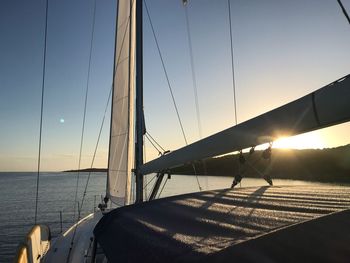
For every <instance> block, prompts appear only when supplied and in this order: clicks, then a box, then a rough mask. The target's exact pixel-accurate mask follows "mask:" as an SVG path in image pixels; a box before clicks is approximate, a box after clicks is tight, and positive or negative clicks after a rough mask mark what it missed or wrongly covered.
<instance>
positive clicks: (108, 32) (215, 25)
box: [0, 0, 350, 171]
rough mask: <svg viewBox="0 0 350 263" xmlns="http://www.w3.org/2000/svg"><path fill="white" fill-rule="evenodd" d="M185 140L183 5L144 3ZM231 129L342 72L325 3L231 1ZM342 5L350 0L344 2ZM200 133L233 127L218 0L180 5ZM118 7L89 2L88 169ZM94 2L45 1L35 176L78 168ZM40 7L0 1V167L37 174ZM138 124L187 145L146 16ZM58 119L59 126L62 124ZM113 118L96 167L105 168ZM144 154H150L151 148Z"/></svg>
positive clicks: (342, 41) (347, 66)
mask: <svg viewBox="0 0 350 263" xmlns="http://www.w3.org/2000/svg"><path fill="white" fill-rule="evenodd" d="M147 3H148V6H149V8H150V12H151V15H152V19H153V23H154V26H155V30H156V32H157V35H158V38H159V39H158V40H159V44H160V47H161V49H162V52H163V55H164V60H165V64H166V66H167V69H168V73H169V77H170V82H171V84H172V86H173V89H174V95H175V97H176V100H177V102H178V107H179V111H180V115H181V117H182V119H183V122H184V128H185V132H186V134H187V137H188V140H189V141H190V142H193V141H195V140H197V139H198V138H199V137H198V128H197V122H196V114H195V106H194V96H193V89H192V80H191V68H190V60H189V49H188V42H187V32H186V24H185V13H184V8H183V6H182V5H181V1H180V0H173V1H164V0H147ZM231 3H232V4H231V6H232V19H233V21H232V22H233V23H232V26H233V37H234V48H235V67H236V87H237V110H238V120H239V122H241V121H244V120H247V119H249V118H251V117H254V116H256V115H258V114H261V113H263V112H265V111H268V110H270V109H272V108H274V107H277V106H280V105H282V104H284V103H286V102H289V101H291V100H293V99H296V98H298V97H301V96H303V95H305V94H306V93H309V92H311V91H313V90H315V89H318V88H320V87H322V86H323V85H326V84H328V83H329V82H332V81H334V80H336V79H338V78H340V77H342V76H344V75H346V74H349V73H350V52H349V47H350V26H349V25H348V24H347V22H346V20H345V18H344V16H343V15H342V13H341V11H340V8H339V6H338V4H337V2H336V1H335V0H334V1H330V0H313V1H311V0H310V1H304V0H295V1H272V0H265V1H257V0H256V1H243V0H232V1H231ZM343 3H344V5H345V7H346V8H347V9H348V10H350V0H343ZM188 8H189V10H188V12H189V19H190V26H191V36H192V42H193V50H194V64H195V70H196V72H195V74H196V76H197V83H198V94H199V107H200V114H201V119H202V126H203V135H204V136H206V135H210V134H212V133H214V132H217V131H219V130H221V129H224V128H226V127H229V126H230V125H232V124H233V122H234V115H233V98H232V85H231V60H230V53H229V52H230V42H229V24H228V11H227V1H226V0H216V1H212V0H192V1H191V0H190V1H189V5H188ZM115 10H116V2H115V1H114V0H113V1H112V0H97V9H96V25H95V26H96V28H95V40H94V43H93V53H92V71H91V78H90V91H89V92H90V93H89V97H88V111H87V122H86V136H85V143H84V148H83V153H84V156H83V165H82V166H83V167H87V166H90V162H91V155H92V152H93V148H94V144H95V142H96V138H97V133H98V129H99V125H100V122H101V119H102V115H103V110H104V107H105V104H106V101H107V96H108V92H109V88H110V85H111V81H112V65H113V52H114V51H113V48H114V26H115V25H114V21H115ZM92 11H93V1H92V0H61V1H54V0H50V6H49V21H48V42H47V74H46V87H45V104H44V120H43V148H42V149H43V159H42V169H43V170H63V169H74V168H77V166H78V153H79V144H80V133H81V125H82V115H83V103H84V93H85V88H86V81H87V68H88V57H89V45H90V35H91V23H92ZM44 15H45V1H44V0H40V1H39V0H32V1H25V0H3V1H1V2H0V35H1V41H0V122H1V126H0V127H1V128H0V171H10V170H12V171H19V170H25V171H28V170H35V169H36V164H37V151H38V134H39V118H40V96H41V95H40V92H41V78H42V61H43V40H44V18H45V17H44ZM144 20H145V21H144V38H145V39H144V53H145V58H144V59H145V62H144V63H145V65H144V67H145V70H144V74H145V118H146V125H147V128H148V131H149V132H150V133H151V134H152V135H153V136H154V137H156V138H157V139H158V140H159V142H160V143H161V144H162V145H163V146H164V147H165V148H167V149H176V148H177V147H180V146H183V145H184V141H183V139H182V135H181V132H180V129H179V125H178V123H177V119H176V115H175V112H174V108H173V105H172V102H171V99H170V95H169V91H168V88H167V85H166V80H165V76H164V74H163V72H162V68H161V64H160V60H159V57H158V54H157V50H156V46H155V43H154V40H153V37H152V34H151V31H150V26H149V23H148V20H147V16H146V13H145V14H144ZM61 119H64V123H62V122H61V121H60V120H61ZM108 126H109V114H108V118H107V120H106V125H105V129H104V132H103V137H102V141H101V145H100V148H99V152H98V158H97V161H96V166H100V167H101V166H105V165H106V160H107V157H106V156H107V151H108V147H107V145H108V132H109V127H108ZM348 129H349V124H345V125H340V126H338V127H335V128H331V129H326V130H323V131H321V132H319V133H317V134H316V135H315V136H321V137H322V138H324V142H325V144H324V146H328V147H331V146H336V145H341V144H346V143H349V142H350V140H349V136H348V133H347V130H348ZM146 153H147V156H148V158H150V157H151V156H154V154H155V153H154V151H152V150H151V148H150V147H149V145H148V147H147V149H146Z"/></svg>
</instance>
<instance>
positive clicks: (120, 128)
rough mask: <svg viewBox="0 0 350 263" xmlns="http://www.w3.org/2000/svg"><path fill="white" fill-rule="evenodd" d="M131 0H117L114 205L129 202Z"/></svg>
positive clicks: (110, 189) (110, 184) (110, 190)
mask: <svg viewBox="0 0 350 263" xmlns="http://www.w3.org/2000/svg"><path fill="white" fill-rule="evenodd" d="M134 3H135V1H134V0H119V1H118V14H117V29H116V30H117V32H116V45H115V66H114V80H113V99H112V117H111V133H110V146H109V159H108V179H107V196H108V197H109V198H110V199H111V201H112V202H113V203H115V204H117V205H126V204H128V203H129V202H130V189H131V170H132V166H133V141H134V139H133V138H134V129H133V123H134V112H133V108H134V106H133V105H134V78H135V62H134V61H135V4H134Z"/></svg>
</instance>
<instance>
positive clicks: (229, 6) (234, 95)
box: [227, 0, 237, 125]
mask: <svg viewBox="0 0 350 263" xmlns="http://www.w3.org/2000/svg"><path fill="white" fill-rule="evenodd" d="M227 4H228V18H229V22H230V43H231V70H232V89H233V103H234V111H235V124H236V125H237V101H236V82H235V68H234V63H233V51H234V50H233V40H232V21H231V0H227Z"/></svg>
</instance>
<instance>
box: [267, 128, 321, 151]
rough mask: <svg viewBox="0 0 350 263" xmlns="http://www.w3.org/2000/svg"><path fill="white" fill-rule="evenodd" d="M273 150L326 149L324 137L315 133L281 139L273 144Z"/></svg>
mask: <svg viewBox="0 0 350 263" xmlns="http://www.w3.org/2000/svg"><path fill="white" fill-rule="evenodd" d="M272 147H273V148H285V149H310V148H313V149H322V148H325V147H326V143H325V141H324V139H323V136H322V135H321V134H320V133H319V132H317V131H315V132H309V133H305V134H300V135H297V136H293V137H285V138H280V139H278V140H276V141H274V142H273V146H272Z"/></svg>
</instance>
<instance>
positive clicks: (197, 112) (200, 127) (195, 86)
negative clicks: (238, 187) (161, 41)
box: [184, 3, 202, 139]
mask: <svg viewBox="0 0 350 263" xmlns="http://www.w3.org/2000/svg"><path fill="white" fill-rule="evenodd" d="M184 7H185V16H186V28H187V37H188V47H189V51H190V61H191V73H192V83H193V93H194V100H195V104H196V115H197V125H198V132H199V137H200V139H201V138H202V123H201V118H200V113H199V102H198V92H197V80H196V74H195V69H194V60H193V49H192V39H191V33H190V32H191V31H190V22H189V19H188V10H187V9H188V7H187V3H186V4H185V3H184Z"/></svg>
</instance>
